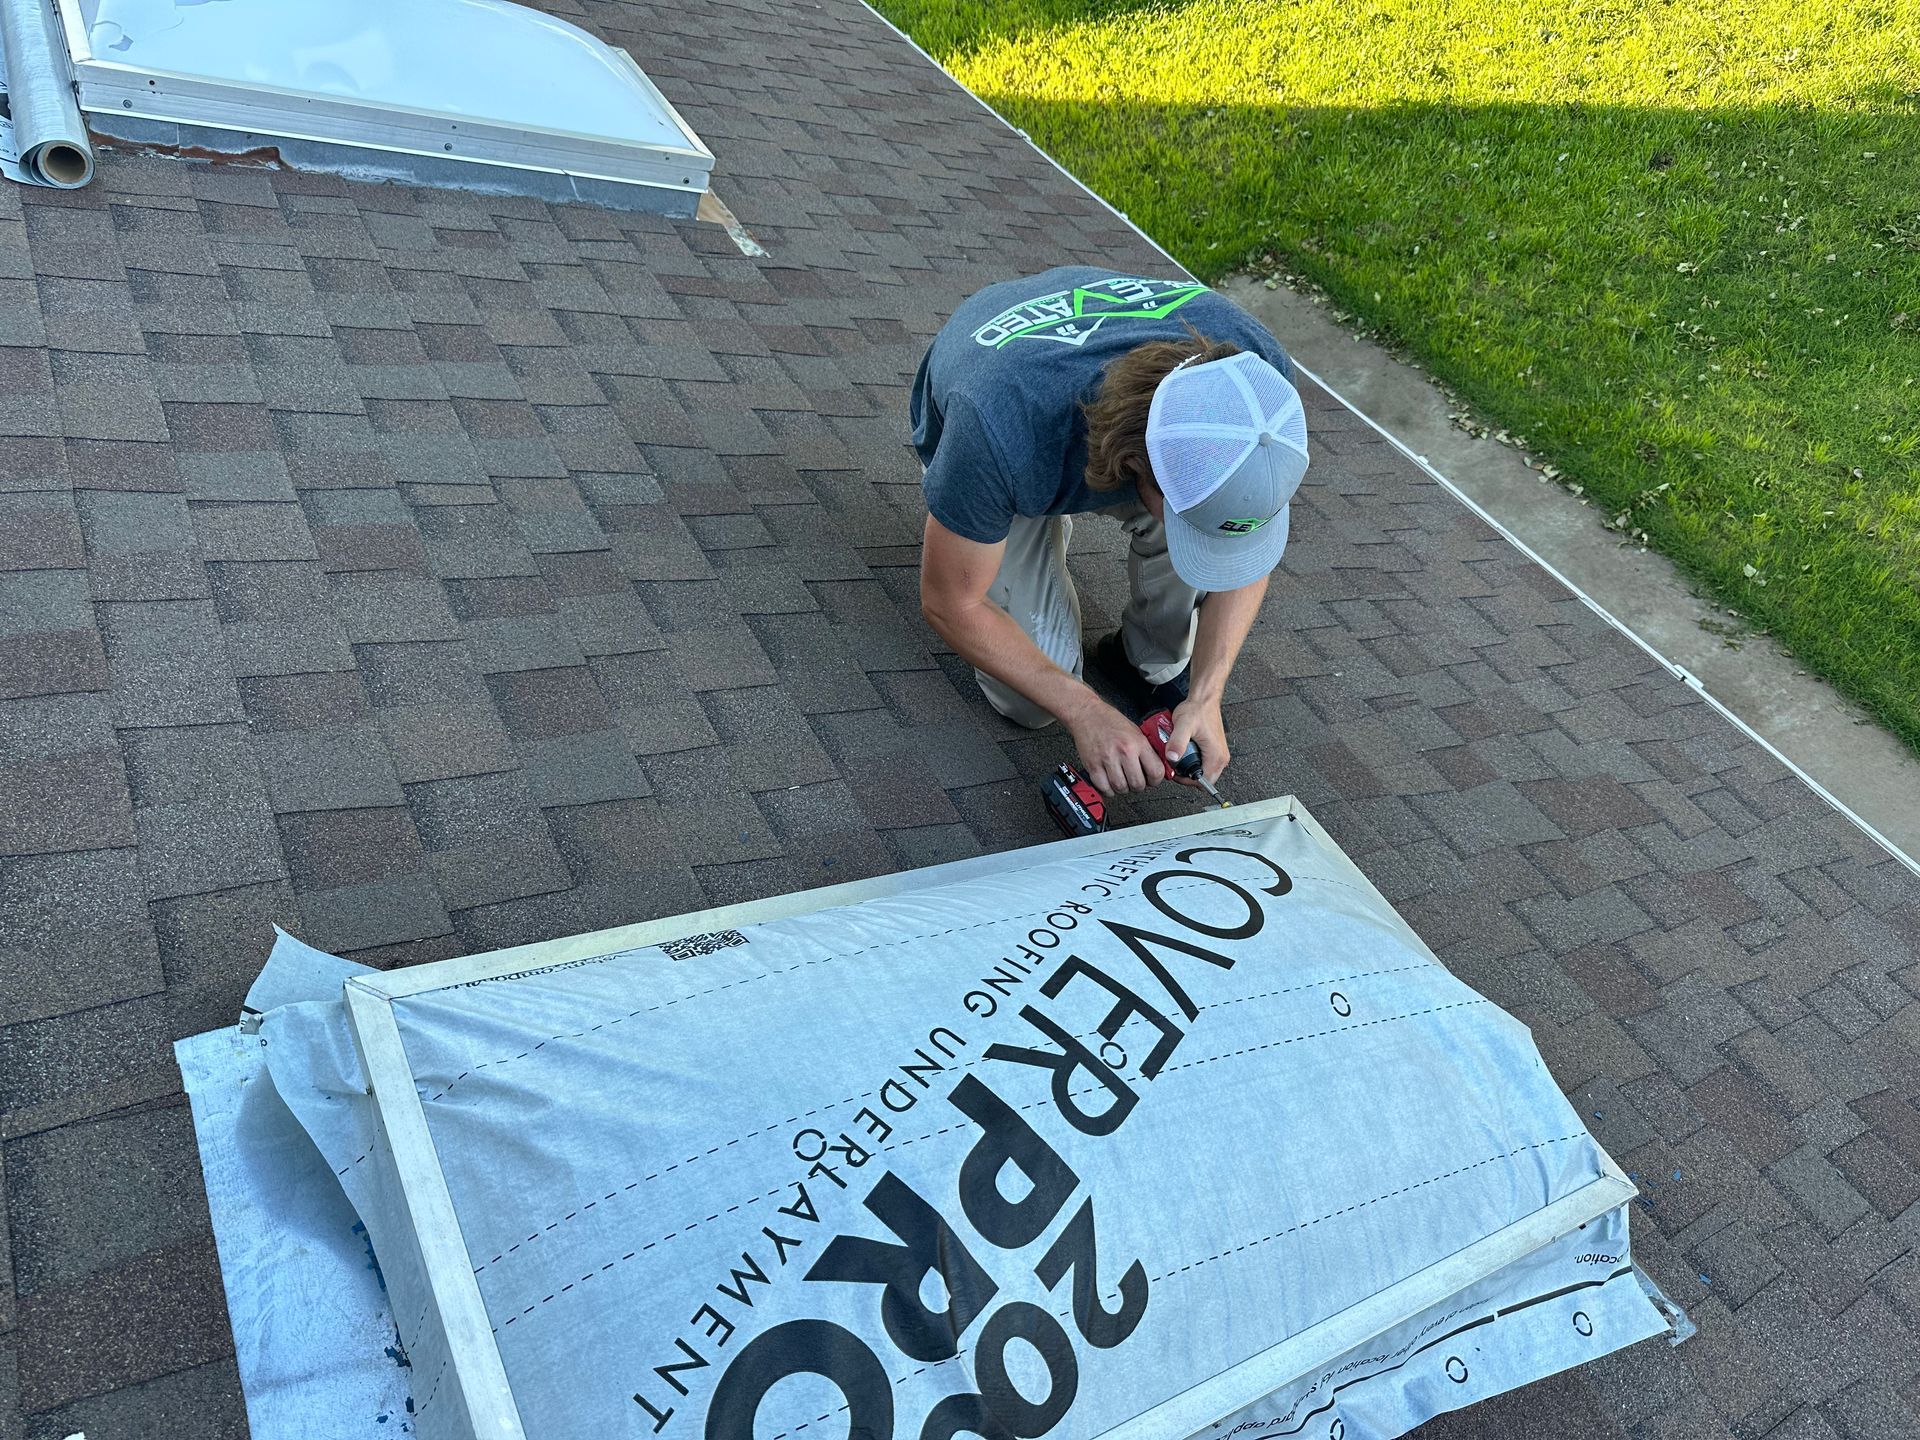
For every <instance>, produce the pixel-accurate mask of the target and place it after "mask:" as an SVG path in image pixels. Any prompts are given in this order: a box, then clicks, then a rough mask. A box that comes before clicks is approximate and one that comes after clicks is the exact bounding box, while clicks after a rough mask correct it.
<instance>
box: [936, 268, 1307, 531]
mask: <svg viewBox="0 0 1920 1440" xmlns="http://www.w3.org/2000/svg"><path fill="white" fill-rule="evenodd" d="M1189 326H1191V327H1192V328H1193V329H1194V330H1198V331H1199V332H1200V333H1201V334H1202V335H1204V336H1206V337H1207V339H1209V340H1214V341H1222V342H1226V343H1229V344H1233V345H1237V346H1239V347H1240V348H1241V349H1242V350H1251V351H1253V352H1254V353H1255V354H1257V355H1259V356H1261V357H1262V358H1263V359H1265V360H1266V361H1267V362H1268V363H1270V364H1271V365H1273V366H1274V367H1275V368H1276V369H1278V370H1279V371H1280V373H1281V374H1282V375H1285V376H1287V377H1288V378H1289V379H1291V378H1292V376H1293V366H1292V364H1291V363H1290V362H1289V361H1288V359H1287V355H1286V352H1285V351H1284V350H1282V349H1281V348H1280V342H1279V341H1277V340H1275V339H1274V338H1273V336H1272V334H1271V333H1269V332H1268V330H1267V329H1266V327H1265V326H1263V325H1261V324H1260V322H1259V321H1257V320H1255V319H1254V318H1253V317H1252V316H1251V315H1249V314H1247V312H1246V311H1244V310H1242V309H1241V308H1240V307H1239V306H1238V305H1235V304H1234V303H1233V302H1232V301H1231V300H1228V299H1225V298H1224V297H1222V296H1220V295H1217V294H1215V293H1214V292H1213V291H1211V290H1209V289H1207V288H1206V287H1205V286H1204V285H1199V284H1196V283H1194V282H1193V281H1191V280H1183V279H1179V278H1173V277H1168V278H1162V279H1151V278H1141V277H1138V276H1131V275H1116V274H1115V273H1114V272H1113V271H1111V270H1102V269H1097V268H1095V267H1094V266H1091V265H1063V266H1061V267H1059V268H1058V269H1054V270H1048V271H1046V272H1044V273H1043V274H1040V275H1035V276H1032V277H1030V278H1028V279H1024V280H1007V281H1002V282H1001V283H1000V284H997V285H989V286H988V287H987V288H986V289H984V290H982V291H980V292H979V293H978V294H976V295H974V296H972V297H971V298H970V299H968V300H967V301H965V302H964V303H963V304H962V305H961V306H960V308H959V309H958V310H956V311H955V312H954V314H953V318H952V319H951V320H949V321H948V322H947V323H946V325H945V326H943V327H942V328H941V331H940V333H939V334H938V335H936V336H934V338H933V344H932V345H931V346H930V347H928V350H927V355H926V358H925V359H924V360H922V361H921V362H920V373H919V375H918V376H917V377H916V378H915V380H914V382H913V412H912V413H913V444H914V448H915V449H916V450H918V451H919V452H920V463H921V464H922V465H924V466H926V471H927V473H926V479H925V482H924V483H925V486H926V494H927V508H928V509H929V510H930V511H932V513H933V518H934V519H936V520H938V521H939V522H940V523H941V524H942V525H944V526H946V528H947V529H949V530H951V531H953V533H954V534H956V535H960V536H964V537H965V538H966V539H968V540H977V541H979V542H980V543H982V544H986V545H993V544H998V543H999V542H1000V541H1002V540H1004V539H1006V538H1007V531H1008V530H1009V529H1010V528H1011V527H1012V524H1013V517H1014V516H1016V515H1072V514H1078V513H1080V512H1081V511H1085V510H1099V509H1103V508H1105V507H1106V506H1109V505H1118V504H1121V503H1122V502H1124V501H1127V500H1131V499H1133V498H1134V493H1135V492H1134V490H1133V487H1132V486H1128V487H1126V488H1124V489H1121V490H1107V491H1095V490H1090V489H1088V488H1087V483H1086V469H1087V419H1086V415H1085V414H1084V412H1083V411H1082V409H1081V406H1082V405H1083V404H1084V403H1085V402H1086V401H1088V400H1090V399H1092V398H1093V397H1094V396H1095V395H1096V394H1097V393H1098V392H1099V388H1100V377H1101V371H1102V370H1103V369H1105V367H1106V366H1107V365H1108V364H1109V363H1111V362H1112V361H1113V360H1114V359H1116V358H1117V357H1119V356H1121V355H1123V354H1125V353H1126V352H1127V351H1129V350H1131V349H1133V348H1134V347H1135V346H1137V345H1143V344H1145V343H1147V342H1148V341H1150V340H1185V339H1187V338H1189V336H1190V332H1189V329H1188V327H1189Z"/></svg>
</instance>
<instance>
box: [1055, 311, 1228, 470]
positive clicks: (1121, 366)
mask: <svg viewBox="0 0 1920 1440" xmlns="http://www.w3.org/2000/svg"><path fill="white" fill-rule="evenodd" d="M1239 353H1240V347H1239V346H1238V345H1229V344H1226V343H1224V342H1222V341H1218V340H1209V339H1208V338H1207V337H1206V336H1204V335H1202V334H1201V333H1200V332H1199V331H1198V330H1195V329H1194V328H1193V327H1192V326H1191V325H1189V326H1188V327H1187V338H1186V339H1184V340H1149V341H1148V342H1147V343H1146V344H1144V345H1136V346H1135V347H1134V348H1133V349H1131V350H1129V351H1127V353H1126V354H1124V355H1122V356H1120V357H1119V358H1118V359H1116V360H1114V361H1112V362H1110V363H1109V364H1108V366H1107V368H1106V370H1105V371H1104V372H1103V373H1102V377H1101V381H1100V390H1099V392H1098V393H1097V394H1096V395H1095V396H1094V397H1093V399H1091V400H1089V401H1087V403H1086V404H1085V405H1084V406H1083V407H1082V408H1083V409H1084V410H1085V411H1086V416H1087V488H1088V489H1089V490H1118V489H1120V488H1121V487H1122V486H1123V485H1138V484H1139V483H1140V482H1141V481H1142V480H1147V479H1151V478H1152V476H1153V465H1152V463H1151V462H1150V461H1149V460H1148V459H1147V412H1148V410H1149V409H1151V408H1152V406H1153V392H1154V390H1155V389H1156V388H1158V386H1159V384H1160V382H1161V381H1162V380H1164V379H1166V378H1167V376H1168V375H1169V374H1171V373H1172V372H1173V368H1174V366H1176V365H1178V364H1180V363H1181V362H1182V361H1183V360H1191V361H1193V362H1194V363H1195V364H1197V365H1204V364H1206V363H1207V362H1208V361H1210V360H1224V359H1226V358H1227V356H1229V355H1238V354H1239Z"/></svg>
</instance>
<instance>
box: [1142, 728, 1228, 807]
mask: <svg viewBox="0 0 1920 1440" xmlns="http://www.w3.org/2000/svg"><path fill="white" fill-rule="evenodd" d="M1140 733H1141V734H1142V735H1144V736H1146V737H1147V743H1148V744H1149V745H1151V746H1153V753H1154V754H1155V755H1157V756H1159V757H1160V763H1161V764H1162V765H1164V766H1166V767H1167V779H1169V780H1191V781H1193V783H1194V784H1196V785H1198V786H1199V787H1200V788H1201V789H1202V790H1204V791H1206V792H1207V794H1209V795H1211V796H1212V797H1213V799H1214V801H1215V803H1217V804H1218V805H1219V806H1220V808H1221V809H1222V810H1225V809H1226V808H1227V807H1228V806H1229V805H1231V804H1232V803H1233V802H1232V801H1230V800H1226V799H1224V798H1222V796H1221V794H1220V792H1219V791H1218V790H1216V789H1214V788H1213V782H1212V781H1211V780H1209V779H1207V777H1206V776H1205V775H1203V774H1201V773H1200V767H1201V765H1202V764H1204V763H1205V762H1204V761H1202V760H1201V758H1200V747H1199V746H1198V745H1196V744H1194V743H1193V742H1192V741H1191V740H1189V741H1188V742H1187V753H1186V754H1184V755H1182V756H1181V757H1180V758H1179V759H1178V760H1169V759H1167V741H1169V740H1171V739H1172V738H1173V712H1172V711H1171V710H1156V711H1154V712H1153V714H1151V715H1149V716H1147V718H1146V719H1144V720H1142V721H1141V722H1140Z"/></svg>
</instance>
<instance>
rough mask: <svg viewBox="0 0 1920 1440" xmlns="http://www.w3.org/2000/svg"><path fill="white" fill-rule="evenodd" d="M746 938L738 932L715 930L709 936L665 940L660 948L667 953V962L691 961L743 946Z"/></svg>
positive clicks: (690, 936)
mask: <svg viewBox="0 0 1920 1440" xmlns="http://www.w3.org/2000/svg"><path fill="white" fill-rule="evenodd" d="M746 943H747V937H746V936H744V935H742V934H741V933H740V932H739V931H738V930H716V931H714V932H713V933H712V934H711V935H689V936H687V938H686V939H684V940H667V941H664V942H662V944H661V946H660V948H661V949H662V950H664V951H666V952H667V958H668V959H669V960H691V959H693V958H694V957H695V956H698V955H712V954H714V953H715V952H716V951H720V950H731V949H732V948H733V947H734V946H735V945H744V944H746Z"/></svg>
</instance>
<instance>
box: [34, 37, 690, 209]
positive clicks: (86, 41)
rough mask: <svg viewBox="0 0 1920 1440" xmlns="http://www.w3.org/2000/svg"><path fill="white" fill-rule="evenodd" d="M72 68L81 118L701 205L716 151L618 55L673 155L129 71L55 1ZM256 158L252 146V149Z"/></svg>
mask: <svg viewBox="0 0 1920 1440" xmlns="http://www.w3.org/2000/svg"><path fill="white" fill-rule="evenodd" d="M55 3H56V4H57V8H58V11H59V17H60V22H61V25H62V27H63V29H64V32H65V35H66V41H67V51H68V54H69V56H70V58H71V60H72V65H73V75H74V83H75V88H76V90H77V92H78V96H79V101H80V108H81V110H82V111H84V112H87V113H90V114H99V115H101V116H103V117H106V116H127V117H131V118H135V119H139V120H146V121H154V122H160V123H166V124H178V125H191V126H205V127H209V128H212V129H217V130H226V131H232V132H234V133H236V134H237V135H241V136H245V137H246V138H247V139H248V140H249V141H252V142H256V143H257V142H261V141H266V142H270V141H271V140H272V139H273V138H276V137H278V138H284V139H289V140H301V141H307V142H310V143H317V144H334V145H351V146H357V147H361V148H364V149H367V150H376V151H382V152H385V153H390V154H400V155H419V156H425V157H429V158H431V159H434V160H464V161H469V162H472V163H476V164H483V165H495V166H506V167H511V168H513V169H519V170H540V171H547V172H551V173H554V174H563V175H573V176H578V177H580V178H583V179H588V180H604V181H611V182H614V183H626V184H637V185H649V186H654V187H657V188H660V189H663V190H672V191H680V192H683V193H685V194H688V195H695V196H697V195H701V194H704V193H705V192H706V190H707V188H708V180H709V177H710V176H711V174H712V172H713V152H712V151H711V150H709V149H707V147H706V145H705V144H703V143H702V142H701V140H700V137H699V136H698V135H696V134H694V132H693V129H692V127H691V126H689V125H688V124H687V122H686V121H685V120H684V119H683V118H682V117H681V115H680V112H679V111H678V110H676V109H674V107H673V104H672V102H671V101H669V100H668V99H667V97H666V96H665V95H663V94H661V92H660V87H659V86H657V85H655V84H654V83H653V80H652V79H651V77H649V76H648V75H647V73H646V71H644V70H642V69H641V68H640V66H639V65H638V64H637V63H636V62H635V60H634V58H633V57H632V56H631V55H629V54H628V53H627V52H626V51H625V50H622V49H620V48H618V47H617V46H609V47H608V49H609V50H611V52H612V53H613V54H614V55H615V56H617V57H618V63H619V64H620V66H621V69H622V71H623V73H624V74H625V75H626V77H627V78H628V79H629V80H631V81H632V82H634V83H635V84H636V85H637V86H639V87H640V89H641V90H642V91H643V92H644V93H645V94H646V96H647V97H648V98H649V99H651V100H652V101H653V102H654V103H655V104H657V105H658V106H659V107H660V112H661V114H662V116H664V117H665V118H666V120H667V121H668V123H669V124H670V126H671V127H672V128H673V129H674V130H675V131H677V132H678V134H679V137H680V139H681V142H682V143H681V144H679V145H658V144H649V143H645V142H640V141H632V140H617V139H614V138H612V137H610V136H606V135H596V134H589V133H586V132H581V131H571V130H559V129H551V128H546V127H542V126H537V125H503V124H498V123H493V122H489V121H485V120H476V119H473V118H471V117H469V116H465V115H456V114H452V113H450V112H447V111H439V110H427V109H418V108H413V107H408V106H402V105H390V104H385V103H381V104H372V103H368V102H365V101H357V100H351V99H347V98H344V97H341V96H331V95H315V94H311V93H308V92H305V91H300V90H294V89H290V88H287V87H283V86H274V85H240V84H234V83H227V82H222V81H212V80H207V79H203V78H195V77H193V76H189V75H182V74H179V73H177V72H174V71H169V70H160V69H154V68H151V67H147V66H138V65H128V64H125V63H123V62H121V61H117V60H113V59H110V58H108V57H105V56H102V55H99V54H96V53H95V52H94V49H93V46H92V42H91V39H90V38H89V36H88V33H87V27H86V23H85V20H84V18H83V16H82V14H81V12H80V9H79V7H78V5H77V4H75V3H73V0H55ZM249 148H251V147H249Z"/></svg>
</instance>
